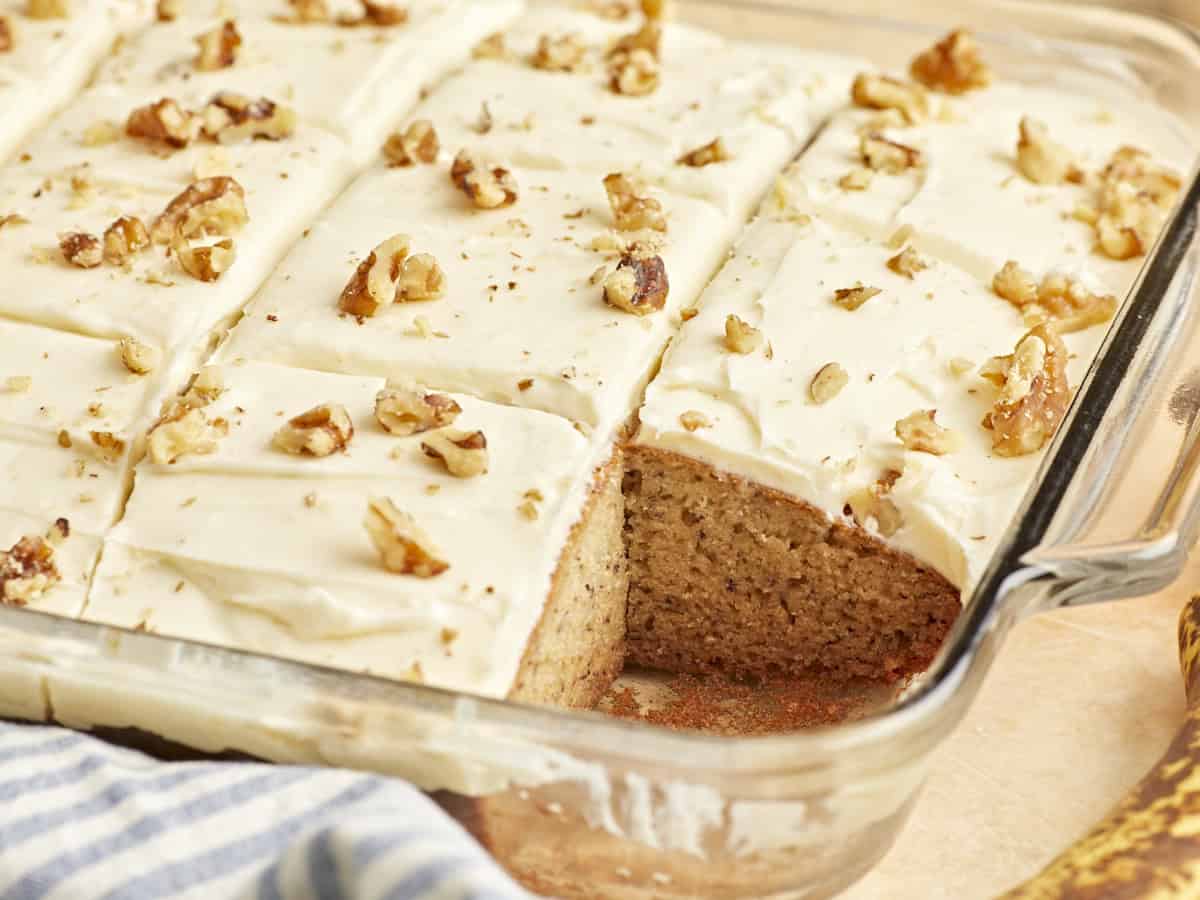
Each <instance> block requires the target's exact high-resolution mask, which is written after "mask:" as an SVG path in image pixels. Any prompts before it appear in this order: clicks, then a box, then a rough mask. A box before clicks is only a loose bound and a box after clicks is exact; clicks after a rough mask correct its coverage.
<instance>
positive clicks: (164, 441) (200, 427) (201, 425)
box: [146, 402, 227, 465]
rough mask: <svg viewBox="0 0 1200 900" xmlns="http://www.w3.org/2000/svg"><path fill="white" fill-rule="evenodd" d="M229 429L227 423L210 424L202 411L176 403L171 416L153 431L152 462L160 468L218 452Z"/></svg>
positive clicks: (149, 443) (150, 439) (149, 451)
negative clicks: (180, 460)
mask: <svg viewBox="0 0 1200 900" xmlns="http://www.w3.org/2000/svg"><path fill="white" fill-rule="evenodd" d="M226 430H227V426H225V425H224V423H223V420H217V421H212V422H210V421H209V420H208V416H206V415H205V414H204V411H203V410H202V409H196V408H192V407H189V406H188V405H187V404H186V403H180V402H176V403H175V404H174V406H173V407H172V408H171V410H170V411H169V413H168V415H167V416H166V417H164V418H163V419H160V420H159V422H158V424H156V425H155V426H154V427H153V428H152V429H151V430H150V434H149V435H147V439H146V452H147V454H148V455H149V457H150V461H151V462H153V463H156V464H158V465H170V464H172V463H174V462H175V461H176V460H178V459H180V458H181V457H183V456H187V455H189V454H195V455H198V456H203V455H206V454H209V453H215V452H216V450H217V441H218V440H219V439H220V438H221V437H223V436H224V434H225V432H226Z"/></svg>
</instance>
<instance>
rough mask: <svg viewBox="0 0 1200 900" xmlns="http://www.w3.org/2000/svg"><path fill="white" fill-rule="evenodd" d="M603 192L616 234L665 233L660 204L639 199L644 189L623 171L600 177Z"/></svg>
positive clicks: (665, 218)
mask: <svg viewBox="0 0 1200 900" xmlns="http://www.w3.org/2000/svg"><path fill="white" fill-rule="evenodd" d="M604 190H605V192H606V193H607V194H608V205H609V206H611V207H612V212H613V220H614V222H615V224H616V227H617V230H618V231H641V230H642V229H644V228H645V229H649V230H651V231H661V232H664V233H665V232H666V230H667V217H666V216H665V215H663V208H662V204H661V203H659V202H658V201H657V200H655V199H654V198H653V197H648V196H643V194H642V192H643V191H644V188H643V187H642V186H641V185H639V184H638V183H637V182H635V181H634V180H633V179H632V178H631V177H630V176H628V175H626V174H625V173H623V172H613V173H611V174H609V175H605V176H604Z"/></svg>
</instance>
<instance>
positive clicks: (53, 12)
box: [25, 0, 71, 19]
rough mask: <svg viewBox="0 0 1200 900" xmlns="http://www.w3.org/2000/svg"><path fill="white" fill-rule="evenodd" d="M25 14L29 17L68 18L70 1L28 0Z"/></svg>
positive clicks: (69, 15)
mask: <svg viewBox="0 0 1200 900" xmlns="http://www.w3.org/2000/svg"><path fill="white" fill-rule="evenodd" d="M25 14H26V15H27V16H29V18H31V19H69V18H70V17H71V2H70V0H29V6H28V7H27V9H26V13H25Z"/></svg>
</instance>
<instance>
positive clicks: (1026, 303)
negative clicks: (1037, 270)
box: [992, 259, 1118, 334]
mask: <svg viewBox="0 0 1200 900" xmlns="http://www.w3.org/2000/svg"><path fill="white" fill-rule="evenodd" d="M992 290H994V291H995V292H996V294H997V296H999V297H1002V298H1003V299H1005V300H1007V301H1008V302H1009V303H1011V304H1012V305H1013V306H1015V307H1017V309H1020V310H1022V311H1023V312H1025V313H1026V314H1027V315H1028V314H1033V315H1035V316H1037V317H1040V318H1041V319H1043V320H1044V319H1047V318H1048V319H1051V320H1053V322H1054V325H1055V330H1056V331H1057V332H1058V333H1059V334H1070V333H1071V332H1074V331H1082V330H1083V329H1085V328H1090V327H1091V326H1092V325H1099V324H1101V323H1102V322H1107V321H1108V320H1109V319H1111V318H1112V317H1113V315H1114V314H1115V313H1116V311H1117V305H1118V304H1117V298H1116V297H1114V296H1113V295H1112V294H1094V293H1092V292H1091V291H1089V290H1088V289H1087V287H1085V286H1084V284H1083V282H1081V281H1079V280H1078V279H1075V278H1072V277H1070V276H1069V275H1064V274H1062V273H1060V272H1051V273H1050V274H1048V275H1046V276H1045V277H1044V278H1043V279H1042V281H1041V283H1040V284H1039V283H1038V282H1037V281H1036V280H1035V279H1034V277H1033V275H1031V274H1030V273H1029V272H1027V271H1026V270H1025V269H1022V268H1021V267H1020V266H1019V265H1018V264H1017V263H1016V262H1015V261H1014V260H1011V259H1010V260H1009V261H1008V262H1006V263H1005V264H1004V267H1003V268H1002V269H1001V270H1000V271H999V272H997V273H996V275H995V277H994V278H993V279H992Z"/></svg>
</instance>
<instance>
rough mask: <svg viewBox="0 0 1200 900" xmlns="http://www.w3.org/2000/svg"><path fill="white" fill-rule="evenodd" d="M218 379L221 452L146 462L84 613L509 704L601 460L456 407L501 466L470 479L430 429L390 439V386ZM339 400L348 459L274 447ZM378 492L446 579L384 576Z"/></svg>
mask: <svg viewBox="0 0 1200 900" xmlns="http://www.w3.org/2000/svg"><path fill="white" fill-rule="evenodd" d="M220 373H221V380H222V381H223V383H224V384H225V386H226V389H225V390H224V392H223V393H222V394H221V395H220V397H219V398H218V399H217V400H216V401H215V402H213V403H212V404H211V405H209V406H208V407H206V408H205V413H206V414H208V415H209V416H210V418H211V417H224V418H226V419H227V420H228V422H229V432H228V434H227V435H226V436H225V437H224V438H222V439H221V440H220V441H219V443H218V446H217V449H216V452H214V453H212V454H211V455H203V456H201V455H187V456H183V457H181V458H179V459H178V460H177V461H176V462H175V463H174V464H171V465H156V464H154V463H151V462H149V461H147V462H143V463H142V464H141V465H140V466H139V467H138V470H137V473H136V488H135V490H134V492H133V496H132V498H131V499H130V502H129V506H128V509H127V511H126V515H125V517H124V519H123V520H122V522H121V523H120V524H119V525H118V526H117V527H116V528H115V529H114V530H113V531H112V533H111V535H110V538H109V540H108V541H107V542H106V545H105V550H104V556H103V560H102V562H101V565H100V568H99V571H98V573H97V578H96V581H95V584H94V586H93V589H92V593H91V597H90V599H89V602H88V607H87V610H86V613H85V618H86V619H89V620H91V621H98V622H104V623H108V624H114V625H121V626H125V627H135V626H136V627H141V628H145V629H146V630H149V631H152V632H156V633H161V634H168V635H177V636H182V637H187V638H191V639H195V640H203V641H209V642H213V643H218V644H222V645H224V646H232V647H237V648H242V649H248V650H254V651H258V652H264V653H270V654H274V655H280V656H286V657H290V658H295V659H301V660H305V661H309V662H315V663H321V664H325V665H331V666H335V667H339V668H351V669H354V670H355V671H360V672H371V673H374V674H378V675H382V676H388V677H398V678H408V679H414V680H426V681H428V682H430V683H433V684H437V685H439V686H442V687H448V688H455V689H465V690H471V691H475V692H480V693H484V694H490V695H493V696H503V695H505V694H506V693H507V691H508V690H509V688H510V687H511V683H512V680H513V678H514V676H515V674H516V671H517V667H518V665H519V663H520V659H521V655H522V653H523V652H524V648H525V644H526V642H527V640H528V637H529V634H530V633H531V631H532V629H533V627H534V626H535V625H536V624H537V622H538V620H539V618H540V616H541V612H542V608H543V605H544V602H545V600H546V597H547V595H548V594H549V591H550V585H551V579H552V577H553V575H554V572H555V568H556V566H557V563H558V558H559V555H560V553H561V552H562V549H563V547H564V545H565V543H566V540H567V537H568V535H569V533H570V530H571V528H572V526H573V525H574V524H575V522H576V521H578V519H579V517H580V515H581V512H582V509H583V506H584V504H585V503H586V501H587V497H588V495H589V492H590V488H591V484H592V472H593V469H594V467H595V466H596V465H597V463H598V462H600V461H601V460H599V459H598V456H599V455H603V453H604V452H606V451H605V450H604V447H603V445H601V444H594V443H592V442H589V441H588V439H586V438H585V437H583V435H581V434H580V433H579V432H578V431H577V430H576V429H574V428H573V427H571V425H570V423H568V422H567V421H565V420H564V419H561V418H559V417H556V416H550V415H546V414H544V413H540V412H536V411H531V410H521V409H514V408H511V407H504V406H498V405H495V404H491V403H487V402H483V401H480V400H477V399H475V398H472V397H468V396H464V395H454V396H453V399H454V400H455V401H457V402H458V403H459V404H460V406H461V408H462V412H461V414H460V415H459V416H458V418H457V420H456V421H455V423H454V427H455V428H460V429H464V430H476V429H478V430H481V431H483V432H484V435H485V436H486V439H487V452H488V467H487V472H486V473H485V474H482V475H477V476H475V477H470V478H460V477H455V476H453V475H450V474H448V472H447V471H446V469H445V468H444V467H443V466H442V465H441V464H440V463H438V462H437V461H436V460H433V459H431V458H429V457H428V456H426V455H425V454H424V453H423V452H422V450H421V443H422V441H423V440H425V439H428V438H429V435H430V434H432V432H427V433H425V434H424V435H413V436H406V437H399V436H396V435H393V434H390V433H388V432H387V431H385V430H384V429H383V428H382V427H381V426H380V425H379V423H378V422H377V421H376V419H375V415H374V402H375V396H376V394H377V392H378V391H379V390H380V389H381V388H383V387H384V381H383V379H379V378H360V377H351V376H342V375H331V374H326V373H318V372H309V371H301V370H294V369H287V368H283V367H278V366H273V365H266V364H261V363H246V364H244V365H230V366H224V367H221V369H220ZM325 403H328V404H342V405H343V406H344V407H345V409H346V410H347V411H348V412H349V414H350V417H351V419H352V421H353V424H354V435H353V437H352V439H351V440H350V441H349V444H348V447H347V449H346V452H344V453H341V452H335V453H334V454H332V455H330V456H325V457H322V458H314V457H311V456H298V455H291V454H288V453H285V452H283V451H281V450H279V449H277V448H276V447H275V446H273V445H272V436H273V434H274V433H275V432H276V431H277V430H278V429H279V427H280V426H281V425H282V424H283V423H284V422H285V421H286V420H287V418H288V417H291V416H293V415H297V414H299V413H301V412H303V411H305V410H307V409H309V408H311V407H313V406H316V405H319V404H325ZM373 497H387V498H389V499H391V500H392V501H393V502H394V503H395V504H396V506H398V507H399V508H400V509H402V510H403V511H404V512H407V513H409V514H410V515H412V516H413V517H414V519H415V520H416V522H417V524H418V526H419V527H420V528H422V529H423V530H424V531H425V532H426V533H427V534H428V536H429V539H430V540H431V541H432V543H433V545H434V546H435V547H436V548H437V550H438V552H439V553H440V557H441V558H442V559H443V560H444V561H445V562H447V563H448V564H449V568H448V569H447V570H446V571H444V572H442V573H441V574H439V575H437V576H435V577H431V578H421V577H417V576H414V575H401V574H393V573H391V572H388V571H386V570H385V569H384V567H383V566H382V564H381V562H380V559H379V557H378V555H377V553H376V551H375V550H374V548H373V547H372V544H371V540H370V539H369V537H368V534H367V532H366V530H365V529H364V527H363V518H364V516H365V514H366V511H367V503H368V500H369V499H370V498H373ZM531 498H537V499H532V500H531ZM526 503H533V505H534V507H535V513H536V514H535V515H534V516H533V517H532V518H531V517H530V515H529V514H528V510H522V505H523V504H526Z"/></svg>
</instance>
